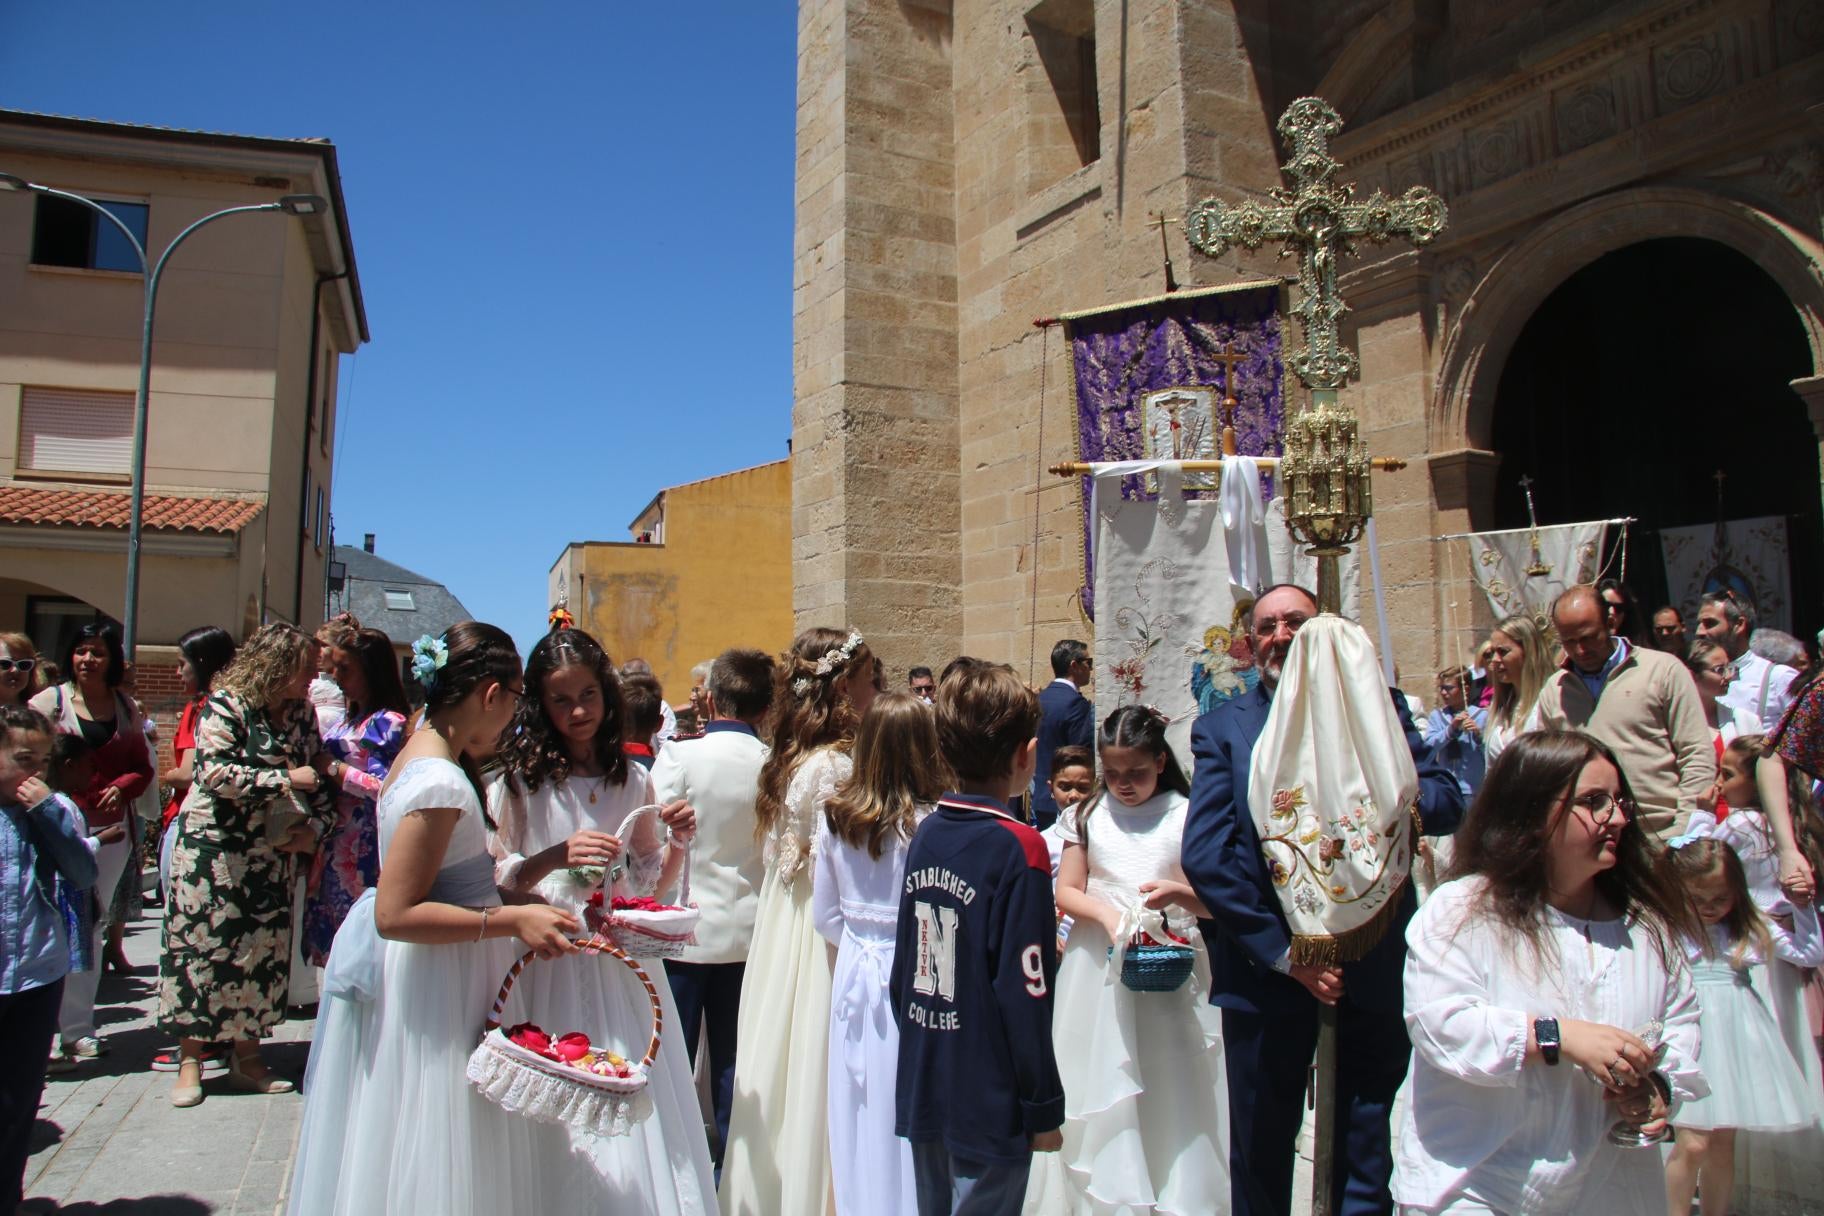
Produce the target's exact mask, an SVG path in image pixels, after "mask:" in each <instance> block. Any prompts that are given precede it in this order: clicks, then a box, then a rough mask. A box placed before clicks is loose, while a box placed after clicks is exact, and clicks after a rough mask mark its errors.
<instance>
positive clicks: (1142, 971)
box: [1108, 933, 1196, 992]
mask: <svg viewBox="0 0 1824 1216" xmlns="http://www.w3.org/2000/svg"><path fill="white" fill-rule="evenodd" d="M1136 936H1137V939H1138V940H1136V941H1133V942H1130V943H1129V944H1128V947H1127V952H1126V953H1125V954H1123V955H1122V956H1121V983H1122V984H1123V985H1124V986H1126V987H1127V989H1128V990H1129V991H1132V992H1176V991H1178V989H1180V988H1182V987H1184V983H1185V981H1186V980H1188V979H1190V978H1191V964H1192V962H1193V961H1194V960H1195V959H1196V952H1195V951H1193V950H1192V949H1191V948H1190V947H1189V946H1187V945H1184V944H1182V943H1179V942H1171V941H1167V942H1162V941H1160V940H1159V939H1158V938H1156V937H1153V936H1152V935H1151V934H1144V933H1143V934H1138V935H1136ZM1108 952H1109V954H1111V955H1112V954H1114V952H1115V948H1114V947H1113V946H1110V947H1109V948H1108Z"/></svg>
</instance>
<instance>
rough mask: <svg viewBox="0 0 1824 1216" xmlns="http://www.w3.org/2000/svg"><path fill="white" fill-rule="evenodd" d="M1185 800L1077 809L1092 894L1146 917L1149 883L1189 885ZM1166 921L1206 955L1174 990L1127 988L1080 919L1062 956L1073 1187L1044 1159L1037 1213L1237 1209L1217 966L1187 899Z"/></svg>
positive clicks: (1062, 1060)
mask: <svg viewBox="0 0 1824 1216" xmlns="http://www.w3.org/2000/svg"><path fill="white" fill-rule="evenodd" d="M1189 807H1190V803H1189V801H1188V800H1187V799H1186V798H1185V797H1184V795H1183V794H1178V793H1174V792H1171V791H1169V790H1165V791H1160V792H1159V793H1157V794H1155V795H1154V796H1153V797H1152V798H1149V799H1148V800H1147V801H1145V802H1143V803H1141V804H1140V805H1139V806H1134V807H1129V806H1123V805H1122V804H1121V803H1120V802H1118V801H1116V800H1115V799H1114V798H1112V797H1109V796H1108V795H1106V794H1104V795H1102V796H1100V797H1098V798H1096V799H1094V800H1093V801H1092V802H1086V803H1082V804H1080V805H1079V806H1078V807H1077V808H1074V809H1073V810H1071V811H1067V812H1065V814H1064V815H1063V816H1061V817H1060V818H1059V821H1058V834H1059V836H1061V837H1062V838H1063V839H1064V841H1065V842H1066V843H1068V844H1083V845H1086V850H1087V852H1088V860H1089V882H1088V884H1087V891H1088V893H1089V894H1090V895H1092V896H1094V897H1096V898H1097V899H1100V900H1102V901H1103V902H1105V903H1107V904H1110V905H1112V906H1113V907H1115V908H1119V909H1122V910H1124V911H1127V912H1128V913H1129V916H1128V919H1129V921H1130V922H1137V921H1138V920H1139V918H1140V916H1141V912H1142V899H1141V895H1140V892H1139V887H1140V884H1141V883H1143V882H1148V881H1155V880H1158V881H1171V882H1184V881H1185V877H1184V870H1183V868H1182V866H1181V865H1180V863H1179V857H1180V851H1181V843H1182V841H1183V839H1184V820H1185V815H1186V813H1187V811H1188V810H1189ZM1165 924H1166V927H1167V928H1169V929H1170V930H1171V932H1172V933H1173V934H1175V935H1176V936H1178V937H1181V938H1184V939H1185V940H1186V942H1187V943H1188V944H1189V945H1190V946H1191V948H1192V949H1193V951H1195V959H1194V962H1193V965H1192V972H1191V978H1190V979H1189V980H1188V981H1187V982H1186V983H1185V984H1184V986H1183V987H1181V988H1179V989H1178V990H1177V991H1175V992H1134V991H1132V990H1131V989H1129V988H1127V987H1126V986H1125V985H1123V984H1122V982H1121V952H1120V951H1117V952H1116V953H1115V954H1114V955H1112V956H1111V955H1110V953H1109V946H1110V942H1109V938H1108V933H1107V931H1106V930H1104V929H1103V927H1102V925H1101V924H1100V923H1099V922H1097V921H1095V920H1093V919H1089V918H1083V919H1079V920H1078V921H1077V922H1076V924H1075V925H1074V926H1073V927H1072V929H1071V931H1070V939H1069V941H1068V943H1067V944H1066V946H1065V949H1064V958H1063V960H1062V961H1061V962H1060V963H1059V964H1058V980H1057V1005H1056V1008H1055V1011H1054V1012H1053V1014H1052V1042H1053V1044H1054V1045H1055V1046H1056V1054H1057V1060H1058V1075H1059V1077H1060V1078H1061V1079H1062V1080H1063V1082H1064V1116H1065V1118H1064V1147H1063V1150H1062V1152H1061V1153H1059V1154H1058V1155H1057V1158H1056V1161H1057V1162H1058V1163H1059V1164H1061V1165H1062V1166H1063V1171H1064V1179H1063V1182H1064V1185H1063V1187H1062V1190H1063V1191H1064V1192H1065V1195H1064V1196H1062V1197H1060V1196H1058V1195H1057V1193H1056V1192H1057V1191H1058V1190H1059V1189H1060V1188H1059V1187H1058V1185H1057V1178H1056V1171H1055V1167H1054V1166H1053V1165H1052V1163H1051V1161H1050V1160H1047V1158H1048V1157H1049V1154H1037V1155H1035V1157H1034V1175H1035V1179H1034V1180H1035V1183H1036V1185H1034V1186H1031V1187H1029V1188H1028V1195H1027V1204H1026V1210H1027V1211H1034V1210H1036V1208H1035V1205H1043V1206H1045V1208H1046V1210H1047V1211H1056V1210H1057V1204H1058V1202H1059V1199H1060V1198H1062V1200H1063V1203H1064V1204H1065V1206H1066V1207H1067V1208H1068V1210H1071V1211H1074V1212H1095V1213H1105V1212H1106V1213H1113V1212H1134V1213H1139V1212H1159V1213H1168V1212H1169V1213H1185V1214H1187V1216H1188V1214H1193V1213H1194V1214H1197V1216H1208V1214H1210V1213H1218V1212H1226V1211H1228V1210H1229V1138H1228V1082H1227V1079H1226V1077H1225V1074H1224V1068H1223V1054H1222V1011H1221V1010H1219V1009H1217V1008H1216V1007H1215V1006H1213V1005H1211V1004H1210V962H1209V956H1208V954H1207V953H1206V952H1205V949H1204V944H1203V937H1202V935H1201V934H1200V933H1198V932H1197V923H1196V919H1195V918H1194V917H1193V916H1192V915H1191V914H1190V913H1189V912H1187V911H1185V910H1184V909H1183V908H1181V907H1179V906H1178V905H1176V904H1173V905H1170V906H1169V907H1168V908H1167V909H1166V915H1165Z"/></svg>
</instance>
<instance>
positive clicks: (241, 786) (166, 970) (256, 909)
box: [158, 624, 333, 1106]
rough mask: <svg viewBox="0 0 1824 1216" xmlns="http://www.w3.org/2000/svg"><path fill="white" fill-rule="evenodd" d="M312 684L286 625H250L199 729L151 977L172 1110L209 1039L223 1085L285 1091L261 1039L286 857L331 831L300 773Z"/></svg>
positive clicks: (314, 784)
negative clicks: (219, 1047)
mask: <svg viewBox="0 0 1824 1216" xmlns="http://www.w3.org/2000/svg"><path fill="white" fill-rule="evenodd" d="M315 674H316V643H314V642H313V641H312V640H311V639H310V638H309V637H307V636H306V635H304V634H303V633H300V632H299V631H298V630H297V629H295V628H293V627H292V626H290V625H285V624H272V625H265V626H262V627H261V628H260V630H259V632H257V633H255V634H254V635H253V636H252V637H251V638H249V639H248V641H247V644H246V645H244V646H242V647H241V649H240V652H239V653H238V654H236V655H235V658H234V662H233V663H232V664H230V665H229V667H228V669H227V670H226V671H224V672H223V673H222V674H221V676H220V677H218V678H217V680H216V691H215V692H214V693H213V694H212V695H211V696H210V698H209V701H208V704H207V705H205V706H204V708H203V713H202V717H201V719H200V720H199V721H198V723H197V727H196V764H195V783H194V784H193V785H192V787H191V790H190V794H189V796H188V797H187V798H186V799H185V800H184V807H183V810H182V811H181V812H180V813H179V814H178V818H177V839H176V841H175V842H174V843H173V845H172V848H171V891H170V897H169V906H168V907H167V909H166V911H165V939H164V952H163V955H162V957H161V959H160V962H159V974H158V1023H159V1025H160V1026H161V1027H162V1028H163V1029H164V1030H166V1031H168V1032H170V1033H172V1034H175V1035H176V1036H178V1039H179V1051H180V1061H179V1064H178V1073H177V1084H176V1086H175V1087H174V1088H173V1089H172V1091H171V1102H172V1105H174V1106H195V1105H196V1104H197V1103H199V1102H201V1101H202V1100H203V1090H202V1071H201V1069H202V1064H201V1056H202V1050H203V1045H204V1044H205V1043H211V1042H214V1043H227V1044H229V1045H230V1047H231V1058H230V1061H229V1066H228V1073H227V1079H228V1083H229V1084H230V1085H232V1086H233V1087H234V1088H236V1089H243V1090H248V1091H250V1092H253V1093H268V1094H270V1093H284V1092H286V1091H287V1090H290V1089H291V1088H292V1084H291V1082H289V1081H285V1080H282V1079H280V1078H279V1077H276V1076H274V1075H273V1074H272V1073H271V1072H270V1071H269V1070H268V1069H267V1067H266V1064H265V1062H264V1061H262V1060H261V1059H260V1046H259V1041H260V1040H261V1039H262V1038H264V1037H265V1036H266V1034H267V1032H268V1031H270V1030H271V1029H272V1027H273V1026H275V1025H277V1024H278V1022H279V1020H280V1019H281V1018H282V1017H283V1016H284V1014H285V989H286V983H287V979H288V974H289V970H290V963H291V929H292V926H291V891H292V883H293V881H294V879H295V877H296V872H297V855H298V854H299V853H308V852H310V851H312V850H313V849H315V848H316V847H317V842H318V841H319V840H320V839H321V838H322V836H323V834H324V833H325V832H326V831H327V830H328V829H329V826H330V824H331V822H332V821H333V809H332V807H331V806H330V803H329V800H328V798H327V797H326V796H323V793H324V792H325V791H324V787H323V784H322V782H321V781H320V780H319V779H318V775H317V770H316V769H314V768H312V767H311V765H310V761H311V758H312V757H314V756H315V755H316V754H317V753H318V752H319V751H321V750H322V743H321V741H320V740H319V739H318V737H317V724H316V718H315V716H314V715H313V714H312V713H311V709H310V705H309V703H308V702H307V701H306V699H305V697H306V694H307V692H308V690H309V688H310V681H311V678H312V677H313V676H314V675H315ZM298 811H302V812H304V816H305V817H304V818H303V819H302V820H299V821H296V822H293V823H291V824H290V825H289V826H288V827H286V828H285V829H284V830H283V831H282V832H280V831H277V830H269V829H268V820H269V818H271V817H273V816H275V815H277V816H285V815H287V814H288V813H295V812H298ZM274 826H275V828H276V827H277V821H275V824H274ZM275 838H276V839H275Z"/></svg>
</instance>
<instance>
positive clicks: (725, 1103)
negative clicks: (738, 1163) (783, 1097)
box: [665, 959, 747, 1169]
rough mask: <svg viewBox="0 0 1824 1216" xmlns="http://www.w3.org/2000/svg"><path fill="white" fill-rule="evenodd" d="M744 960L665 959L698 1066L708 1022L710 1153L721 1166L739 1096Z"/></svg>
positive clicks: (692, 1059) (680, 1018)
mask: <svg viewBox="0 0 1824 1216" xmlns="http://www.w3.org/2000/svg"><path fill="white" fill-rule="evenodd" d="M746 972H747V964H746V963H681V962H679V961H677V960H676V959H667V960H666V962H665V978H666V979H668V980H670V981H671V999H672V1000H673V1001H675V1002H676V1003H677V1006H678V1028H679V1029H680V1030H682V1031H683V1032H684V1042H685V1044H686V1045H687V1046H688V1047H689V1049H690V1066H691V1067H692V1068H695V1067H696V1066H697V1034H698V1032H699V1031H700V1030H701V1029H702V1027H703V1024H704V1023H705V1022H707V1023H708V1024H709V1093H710V1102H711V1105H713V1106H714V1107H715V1113H716V1142H715V1144H714V1145H713V1146H712V1147H713V1149H714V1150H715V1151H714V1153H713V1154H712V1156H713V1157H714V1159H715V1163H716V1168H717V1169H721V1168H722V1150H723V1148H724V1146H726V1145H727V1143H728V1108H729V1107H730V1106H731V1105H732V1104H733V1103H734V1100H735V1026H736V1020H737V1019H738V1018H739V1017H740V1014H741V979H742V976H743V975H745V974H746Z"/></svg>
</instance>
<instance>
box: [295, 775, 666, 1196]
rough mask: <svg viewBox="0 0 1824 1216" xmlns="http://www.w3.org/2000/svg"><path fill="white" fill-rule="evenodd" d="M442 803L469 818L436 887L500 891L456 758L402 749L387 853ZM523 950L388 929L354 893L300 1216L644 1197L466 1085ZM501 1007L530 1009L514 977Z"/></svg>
mask: <svg viewBox="0 0 1824 1216" xmlns="http://www.w3.org/2000/svg"><path fill="white" fill-rule="evenodd" d="M432 808H438V809H455V810H457V811H459V812H460V818H458V819H457V821H456V826H455V830H454V832H453V833H452V834H451V837H450V843H449V846H448V848H447V849H446V850H445V852H444V858H443V865H442V868H441V869H440V870H439V871H438V875H437V878H436V881H435V882H434V883H433V884H432V887H431V891H430V894H429V896H428V898H429V900H431V901H433V902H439V903H452V904H457V905H459V906H462V907H470V908H480V907H497V906H499V904H500V893H499V891H498V890H497V889H496V888H495V885H494V862H493V858H492V857H490V856H489V855H488V846H487V827H486V825H485V824H484V822H483V820H482V813H481V803H480V801H479V800H478V799H477V798H476V796H475V790H474V787H473V786H471V785H470V784H469V779H468V777H467V776H466V775H464V773H463V771H462V769H460V768H459V767H457V766H456V765H455V764H452V763H451V762H450V761H448V760H442V759H438V758H435V757H423V756H421V757H419V758H417V759H414V760H411V761H408V762H407V763H406V766H405V768H404V770H403V771H402V772H400V773H399V775H398V776H397V777H396V778H394V779H393V783H392V785H390V786H389V787H387V789H386V791H385V792H384V793H383V794H382V795H381V796H380V803H379V807H378V816H379V830H380V858H381V862H382V864H383V865H384V863H385V860H386V854H387V851H388V846H389V845H390V843H391V841H392V838H393V833H394V832H395V831H396V830H397V829H398V827H399V825H400V824H401V823H402V822H404V820H405V818H406V816H408V815H410V814H411V813H413V812H414V811H418V810H427V809H432ZM523 950H524V946H523V945H521V943H520V942H519V941H518V940H516V939H514V938H490V939H489V940H487V941H479V942H459V943H452V944H448V945H423V944H419V943H415V942H400V941H388V940H385V939H382V938H381V937H379V935H378V934H377V932H376V931H375V928H374V915H373V893H372V891H371V890H370V891H369V892H368V893H367V894H365V895H363V896H362V898H361V899H360V900H359V901H357V902H356V904H355V906H354V908H353V909H351V910H350V912H349V915H348V918H347V919H346V920H345V921H344V922H343V924H342V928H341V930H340V931H339V932H338V933H337V934H336V940H335V944H334V946H333V947H332V948H331V950H330V956H329V964H328V967H327V968H326V969H325V974H324V992H323V997H322V1001H321V1004H320V1006H319V1008H318V1011H317V1028H316V1037H315V1041H314V1043H313V1044H312V1046H311V1053H310V1068H309V1071H308V1072H307V1073H306V1074H305V1079H304V1092H305V1103H304V1123H303V1128H302V1130H301V1132H300V1134H299V1139H298V1152H297V1158H296V1163H295V1166H294V1168H293V1170H292V1177H291V1198H290V1207H289V1211H290V1212H291V1213H292V1216H368V1214H370V1213H371V1214H372V1216H385V1214H387V1213H393V1212H436V1213H438V1216H495V1214H497V1213H500V1212H605V1211H610V1210H617V1211H635V1210H644V1199H643V1198H642V1197H640V1196H637V1195H629V1194H627V1193H625V1192H623V1191H621V1190H619V1189H618V1188H616V1187H615V1186H613V1185H611V1184H610V1183H609V1182H607V1181H605V1180H603V1179H602V1178H600V1177H599V1176H598V1175H597V1174H596V1173H595V1172H594V1171H593V1170H591V1169H590V1168H589V1166H588V1163H587V1161H586V1160H585V1159H584V1158H582V1157H579V1156H577V1155H575V1154H573V1153H572V1152H571V1151H570V1144H569V1140H568V1138H567V1136H566V1134H565V1131H564V1129H563V1128H562V1127H559V1126H557V1125H554V1124H548V1123H535V1122H533V1121H532V1120H530V1119H526V1118H522V1117H521V1116H518V1115H513V1114H509V1113H507V1112H506V1111H504V1110H502V1109H501V1108H500V1107H498V1106H496V1105H495V1104H494V1103H492V1102H489V1101H488V1100H487V1099H485V1098H483V1097H482V1096H481V1095H480V1094H478V1093H476V1092H475V1090H474V1089H473V1088H472V1087H471V1086H470V1085H469V1082H468V1078H467V1075H466V1073H467V1068H468V1062H469V1055H470V1053H471V1052H473V1051H474V1050H475V1046H476V1044H477V1043H478V1042H479V1041H480V1038H481V1029H482V1023H483V1021H484V1020H485V1019H486V1018H487V1016H488V1010H489V1008H490V1007H491V1006H492V1004H493V1002H494V996H495V993H496V992H497V991H498V989H499V988H500V982H501V980H502V979H503V978H504V977H505V975H506V973H507V969H508V968H509V967H511V966H512V965H513V962H514V960H515V959H517V958H518V957H519V955H520V954H521V953H522V952H523ZM506 1012H507V1016H508V1017H509V1018H513V1017H516V1016H524V1013H523V1009H522V1007H521V1005H520V1000H519V993H518V992H517V991H515V993H514V994H513V997H512V999H511V1000H509V1002H508V1006H507V1011H506ZM628 1205H631V1206H628Z"/></svg>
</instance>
